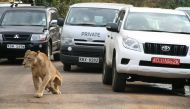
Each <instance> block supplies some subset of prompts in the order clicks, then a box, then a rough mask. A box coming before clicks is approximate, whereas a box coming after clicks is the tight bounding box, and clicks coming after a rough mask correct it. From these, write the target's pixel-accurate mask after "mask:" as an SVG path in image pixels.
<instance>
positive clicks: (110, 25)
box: [106, 23, 119, 32]
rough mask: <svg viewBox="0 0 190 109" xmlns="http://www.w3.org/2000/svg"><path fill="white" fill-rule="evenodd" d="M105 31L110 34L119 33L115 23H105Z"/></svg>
mask: <svg viewBox="0 0 190 109" xmlns="http://www.w3.org/2000/svg"><path fill="white" fill-rule="evenodd" d="M106 29H107V30H108V31H111V32H119V30H118V25H117V24H116V23H107V24H106Z"/></svg>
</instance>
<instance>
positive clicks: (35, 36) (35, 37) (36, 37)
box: [31, 34, 46, 41]
mask: <svg viewBox="0 0 190 109" xmlns="http://www.w3.org/2000/svg"><path fill="white" fill-rule="evenodd" d="M44 40H46V34H32V37H31V41H44Z"/></svg>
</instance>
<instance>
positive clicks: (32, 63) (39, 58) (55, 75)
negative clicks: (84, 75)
mask: <svg viewBox="0 0 190 109" xmlns="http://www.w3.org/2000/svg"><path fill="white" fill-rule="evenodd" d="M23 65H24V66H25V67H30V68H31V70H32V76H33V82H34V87H35V91H36V92H35V95H34V96H35V97H38V98H40V97H42V96H43V93H44V90H45V89H48V90H49V91H50V92H52V93H53V94H61V91H60V86H61V84H62V75H61V74H60V72H59V71H58V70H57V69H56V68H55V66H54V65H53V64H52V62H51V61H50V60H48V57H47V56H46V54H44V53H42V52H40V51H38V52H35V51H31V50H27V51H26V53H25V56H24V61H23ZM40 79H41V80H40Z"/></svg>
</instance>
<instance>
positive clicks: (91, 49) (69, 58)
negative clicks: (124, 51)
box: [61, 45, 104, 66]
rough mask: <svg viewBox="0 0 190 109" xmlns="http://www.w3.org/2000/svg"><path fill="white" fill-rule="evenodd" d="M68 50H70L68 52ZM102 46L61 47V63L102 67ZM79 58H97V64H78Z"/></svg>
mask: <svg viewBox="0 0 190 109" xmlns="http://www.w3.org/2000/svg"><path fill="white" fill-rule="evenodd" d="M68 48H70V49H72V50H68ZM103 56H104V46H82V45H80V46H77V45H76V46H74V45H72V46H71V45H63V46H62V47H61V61H62V63H65V64H70V65H84V66H91V65H92V66H96V65H102V63H103ZM79 57H87V58H99V62H98V63H90V62H79Z"/></svg>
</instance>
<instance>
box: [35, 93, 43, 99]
mask: <svg viewBox="0 0 190 109" xmlns="http://www.w3.org/2000/svg"><path fill="white" fill-rule="evenodd" d="M34 96H35V97H36V98H41V97H42V96H43V93H35V94H34Z"/></svg>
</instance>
